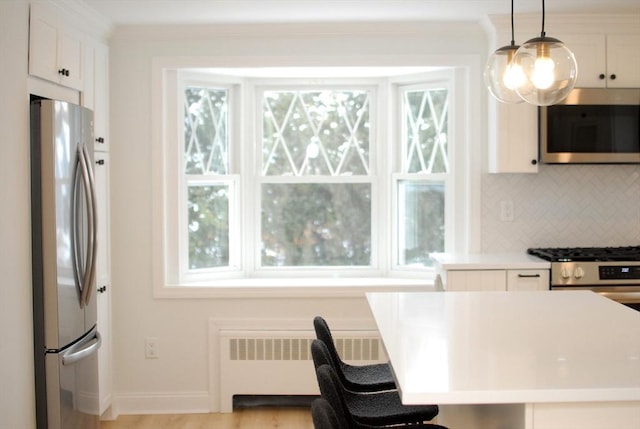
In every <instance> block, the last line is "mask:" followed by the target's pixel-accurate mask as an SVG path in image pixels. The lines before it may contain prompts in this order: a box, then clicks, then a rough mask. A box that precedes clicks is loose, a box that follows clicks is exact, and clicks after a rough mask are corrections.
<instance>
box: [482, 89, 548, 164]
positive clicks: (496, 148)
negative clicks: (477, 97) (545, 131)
mask: <svg viewBox="0 0 640 429" xmlns="http://www.w3.org/2000/svg"><path fill="white" fill-rule="evenodd" d="M490 97H491V96H490ZM489 104H490V106H489V109H490V110H492V111H493V112H495V116H494V117H493V119H491V116H492V115H491V114H490V115H489V118H490V119H489V121H490V124H491V125H490V127H489V128H490V129H489V172H490V173H537V172H538V108H537V107H536V106H532V105H530V104H527V103H520V104H504V103H499V102H497V101H496V100H489Z"/></svg>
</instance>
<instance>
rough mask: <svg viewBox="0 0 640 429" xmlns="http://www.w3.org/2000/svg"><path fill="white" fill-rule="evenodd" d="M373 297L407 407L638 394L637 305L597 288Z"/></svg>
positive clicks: (612, 398)
mask: <svg viewBox="0 0 640 429" xmlns="http://www.w3.org/2000/svg"><path fill="white" fill-rule="evenodd" d="M367 299H368V301H369V304H370V306H371V309H372V312H373V315H374V317H375V320H376V323H377V325H378V329H379V330H380V333H381V336H382V340H383V342H384V345H385V348H386V350H387V353H388V355H389V358H390V361H391V364H392V367H393V370H394V373H395V376H396V381H397V382H398V386H399V390H400V393H401V397H402V401H403V403H405V404H425V403H427V404H433V403H435V404H491V403H493V404H498V403H503V404H507V403H540V402H545V403H548V402H583V401H588V402H591V401H596V402H600V401H607V402H608V401H640V312H636V311H634V310H632V309H629V308H628V307H624V306H622V305H621V304H618V303H615V302H613V301H611V300H609V299H607V298H604V297H601V296H599V295H597V294H595V293H593V292H590V291H567V292H564V291H562V292H561V291H555V292H550V291H549V292H422V293H420V292H416V293H402V292H398V293H368V294H367Z"/></svg>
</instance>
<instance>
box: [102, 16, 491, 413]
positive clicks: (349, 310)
mask: <svg viewBox="0 0 640 429" xmlns="http://www.w3.org/2000/svg"><path fill="white" fill-rule="evenodd" d="M485 44H486V41H485V36H484V34H483V32H482V30H481V28H480V27H479V26H478V25H475V24H456V23H450V24H443V23H436V24H429V23H403V24H396V25H393V24H377V25H370V24H369V25H367V24H356V25H346V24H340V25H337V24H334V25H272V26H269V25H258V26H235V27H234V26H228V27H227V26H213V27H209V28H207V27H191V28H185V27H181V28H175V27H171V28H161V27H159V28H147V29H141V28H135V27H133V28H120V29H116V30H115V33H114V36H113V38H112V40H111V51H110V64H111V76H110V78H111V93H110V99H111V111H110V117H111V165H112V169H113V170H112V175H111V178H112V183H111V195H112V204H111V210H112V234H113V236H112V252H113V256H112V278H113V287H112V290H113V310H114V321H113V322H114V326H113V328H114V329H113V330H114V336H115V338H114V340H115V344H114V352H115V385H116V395H117V397H118V403H119V408H120V409H119V411H120V412H139V411H145V410H151V409H156V410H157V408H159V407H161V406H164V405H159V404H166V403H171V404H172V405H171V406H172V407H174V409H176V408H180V409H182V410H186V409H190V408H191V409H198V408H202V407H204V406H206V405H207V403H206V398H207V395H208V390H209V385H208V365H209V356H208V332H207V321H208V319H209V318H210V317H216V318H223V319H224V318H238V319H258V320H259V319H265V320H269V319H290V320H292V321H293V320H307V321H308V329H312V318H313V316H314V315H317V314H322V315H324V316H325V317H326V318H327V319H328V320H330V321H336V320H340V319H355V320H358V319H360V320H361V321H365V322H363V323H366V321H369V322H371V323H372V319H371V316H370V314H369V310H368V307H367V305H366V302H365V300H364V296H363V295H360V296H356V297H347V298H331V297H328V298H322V299H318V298H316V299H304V298H296V299H288V298H286V297H285V298H282V297H281V298H273V299H269V298H244V299H237V298H234V299H200V300H196V299H154V298H153V296H152V292H153V283H152V278H153V277H152V269H153V266H152V259H151V254H152V230H151V219H152V204H153V200H152V195H151V190H152V188H153V187H154V186H156V184H154V183H153V182H152V177H153V174H152V168H153V165H152V153H153V151H154V150H158V147H159V142H157V141H153V138H152V129H151V124H152V117H151V107H152V106H151V98H152V97H151V91H152V86H151V81H150V79H151V71H152V69H151V67H152V60H153V59H154V58H156V57H163V56H164V57H167V56H168V57H173V56H188V57H198V56H204V57H206V56H218V57H220V56H224V57H234V58H242V57H245V58H246V57H256V56H259V57H267V58H272V59H273V58H281V59H282V58H285V59H286V58H297V60H296V61H300V62H302V63H305V64H307V65H309V64H311V63H313V62H317V59H318V58H329V57H335V56H338V57H340V58H342V59H343V60H344V59H347V60H348V61H352V65H359V64H360V65H371V64H374V65H402V62H403V61H404V60H403V57H405V58H412V60H415V59H416V58H424V60H425V61H426V62H428V61H433V58H434V57H437V58H440V60H441V61H442V64H447V62H448V61H453V58H455V57H456V56H461V55H466V56H469V55H472V56H477V63H478V64H480V62H481V61H483V60H482V58H481V57H482V56H483V55H484V51H485V48H484V46H485ZM381 63H382V64H381ZM318 65H322V64H318ZM424 65H433V64H429V63H427V64H424ZM475 80H476V81H477V82H472V84H473V85H480V83H481V80H482V77H481V76H480V73H478V76H477V79H475ZM477 114H481V112H477ZM472 135H474V136H482V135H484V131H483V130H476V132H474V133H473V134H472ZM473 144H477V145H482V144H483V138H482V137H478V141H477V142H473ZM147 336H152V337H157V338H158V342H159V351H160V358H159V359H155V360H148V359H145V357H144V347H143V344H144V338H145V337H147ZM166 398H172V399H173V400H172V401H166ZM166 411H168V410H166Z"/></svg>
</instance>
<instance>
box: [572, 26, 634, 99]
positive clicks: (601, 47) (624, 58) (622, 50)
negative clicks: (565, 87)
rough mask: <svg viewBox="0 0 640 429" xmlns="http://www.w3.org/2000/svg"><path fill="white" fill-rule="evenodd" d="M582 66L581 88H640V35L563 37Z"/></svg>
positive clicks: (577, 83) (578, 81) (578, 84)
mask: <svg viewBox="0 0 640 429" xmlns="http://www.w3.org/2000/svg"><path fill="white" fill-rule="evenodd" d="M559 38H560V40H562V41H563V42H564V43H565V45H566V46H567V47H568V48H569V49H570V50H571V51H572V52H573V54H574V56H575V57H576V62H577V63H578V79H577V81H576V87H577V88H640V35H633V34H609V35H602V34H580V35H563V36H561V37H559Z"/></svg>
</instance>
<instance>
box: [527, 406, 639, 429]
mask: <svg viewBox="0 0 640 429" xmlns="http://www.w3.org/2000/svg"><path fill="white" fill-rule="evenodd" d="M526 420H527V424H526V426H525V429H567V428H580V429H600V428H605V427H606V428H616V429H637V428H638V427H640V407H639V406H638V402H615V401H612V402H575V403H547V404H528V405H527V419H526Z"/></svg>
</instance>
